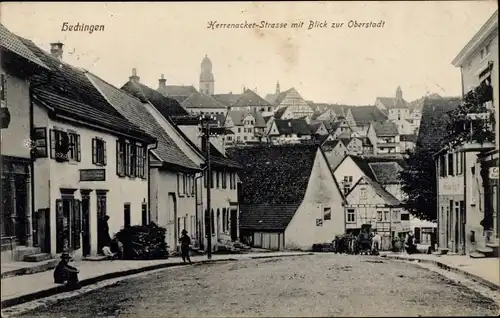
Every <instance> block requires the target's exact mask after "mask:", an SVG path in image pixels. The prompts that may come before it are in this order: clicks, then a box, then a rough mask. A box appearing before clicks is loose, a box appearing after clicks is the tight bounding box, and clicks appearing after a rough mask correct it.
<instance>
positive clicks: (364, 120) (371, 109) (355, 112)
mask: <svg viewBox="0 0 500 318" xmlns="http://www.w3.org/2000/svg"><path fill="white" fill-rule="evenodd" d="M349 111H350V112H351V114H352V117H353V118H354V121H355V122H356V125H357V126H365V125H369V124H370V123H372V122H375V121H384V120H386V119H387V116H386V115H385V114H384V113H383V112H382V111H381V110H380V109H379V108H378V107H376V106H356V107H352V108H350V109H349Z"/></svg>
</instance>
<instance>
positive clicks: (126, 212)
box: [123, 203, 130, 227]
mask: <svg viewBox="0 0 500 318" xmlns="http://www.w3.org/2000/svg"><path fill="white" fill-rule="evenodd" d="M123 225H124V227H129V226H130V203H125V204H124V205H123Z"/></svg>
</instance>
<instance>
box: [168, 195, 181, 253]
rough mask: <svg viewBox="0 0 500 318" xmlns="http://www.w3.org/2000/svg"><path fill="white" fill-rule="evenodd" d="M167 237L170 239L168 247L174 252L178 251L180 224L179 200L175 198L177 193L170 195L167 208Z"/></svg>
mask: <svg viewBox="0 0 500 318" xmlns="http://www.w3.org/2000/svg"><path fill="white" fill-rule="evenodd" d="M167 209H168V210H167V213H168V219H167V224H168V225H167V237H168V245H170V248H171V249H172V250H176V247H177V241H178V239H179V238H178V232H179V228H178V226H180V224H178V220H177V199H176V197H175V193H169V194H168V206H167Z"/></svg>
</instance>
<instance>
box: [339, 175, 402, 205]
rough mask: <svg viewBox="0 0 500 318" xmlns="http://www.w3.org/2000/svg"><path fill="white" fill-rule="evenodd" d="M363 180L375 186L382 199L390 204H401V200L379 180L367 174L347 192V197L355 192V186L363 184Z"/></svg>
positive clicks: (374, 188)
mask: <svg viewBox="0 0 500 318" xmlns="http://www.w3.org/2000/svg"><path fill="white" fill-rule="evenodd" d="M363 181H365V182H366V183H367V184H368V185H370V186H371V187H372V188H373V190H375V193H376V194H377V195H378V196H380V197H381V198H382V200H384V202H386V204H388V205H390V206H398V205H400V204H401V202H400V201H399V200H398V199H396V198H395V197H394V196H393V195H392V194H391V193H389V192H388V191H387V190H385V189H384V188H383V187H382V186H381V185H380V184H379V183H378V182H376V181H374V180H372V179H371V178H369V177H366V176H363V177H361V178H359V180H358V181H357V182H356V183H355V184H354V186H353V187H352V188H351V189H350V190H349V192H347V194H346V197H347V196H349V194H350V193H351V192H353V191H354V189H355V188H357V187H358V186H359V185H361V184H362V182H363Z"/></svg>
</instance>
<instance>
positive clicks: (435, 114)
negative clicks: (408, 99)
mask: <svg viewBox="0 0 500 318" xmlns="http://www.w3.org/2000/svg"><path fill="white" fill-rule="evenodd" d="M459 104H460V98H459V97H443V98H441V99H436V98H434V99H432V98H426V99H425V100H424V105H423V109H422V119H421V121H420V128H419V130H418V131H419V134H418V138H417V147H423V148H426V149H428V150H429V151H432V152H435V151H438V150H440V148H441V143H442V142H443V140H444V139H445V137H446V134H447V132H446V123H447V118H448V115H447V112H449V111H450V110H452V109H454V108H456V107H457V106H458V105H459Z"/></svg>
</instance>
